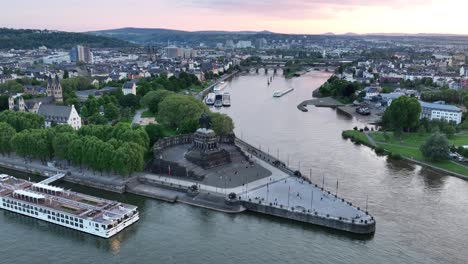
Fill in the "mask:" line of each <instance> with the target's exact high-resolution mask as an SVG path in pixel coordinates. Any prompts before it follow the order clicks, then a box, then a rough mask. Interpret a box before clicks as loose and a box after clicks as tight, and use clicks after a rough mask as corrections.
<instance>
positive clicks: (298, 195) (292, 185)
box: [241, 177, 371, 221]
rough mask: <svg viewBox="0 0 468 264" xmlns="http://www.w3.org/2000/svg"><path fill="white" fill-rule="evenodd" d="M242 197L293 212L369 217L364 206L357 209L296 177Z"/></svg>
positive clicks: (348, 217) (343, 216)
mask: <svg viewBox="0 0 468 264" xmlns="http://www.w3.org/2000/svg"><path fill="white" fill-rule="evenodd" d="M241 197H242V199H243V200H249V199H250V200H251V201H253V202H258V201H262V203H264V204H270V203H271V204H272V206H275V207H281V206H282V208H288V209H289V210H293V209H294V211H303V210H305V211H307V212H311V213H315V212H317V213H318V215H322V216H326V215H327V214H328V215H329V216H330V217H334V218H339V217H342V218H343V219H344V220H348V221H351V220H352V219H354V220H355V221H360V220H361V219H362V220H363V221H364V220H367V221H370V220H371V216H369V215H366V213H365V208H362V211H361V210H357V208H355V207H353V206H350V205H349V204H348V202H347V201H344V202H343V200H342V199H341V198H340V197H338V198H335V195H334V194H333V193H331V194H328V192H325V191H322V190H321V189H320V188H319V187H315V185H313V184H310V183H308V182H306V181H304V180H302V179H299V178H296V177H289V178H286V179H283V180H279V181H274V182H271V183H268V184H267V185H264V186H262V187H260V188H256V189H254V190H249V191H247V192H246V193H243V194H242V196H241Z"/></svg>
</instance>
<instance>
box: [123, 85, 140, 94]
mask: <svg viewBox="0 0 468 264" xmlns="http://www.w3.org/2000/svg"><path fill="white" fill-rule="evenodd" d="M136 88H137V85H136V83H135V82H126V83H124V85H123V86H122V92H123V94H124V95H127V94H134V95H136Z"/></svg>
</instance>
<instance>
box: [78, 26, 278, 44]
mask: <svg viewBox="0 0 468 264" xmlns="http://www.w3.org/2000/svg"><path fill="white" fill-rule="evenodd" d="M86 33H87V34H91V35H96V36H106V37H113V38H118V39H121V40H125V41H130V42H135V43H141V44H147V43H164V42H167V41H170V42H187V43H200V42H204V43H218V42H220V43H224V42H226V40H227V39H233V40H245V39H250V38H252V37H253V36H257V35H258V36H262V35H271V34H275V33H272V32H269V31H215V30H211V31H182V30H172V29H163V28H119V29H109V30H99V31H91V32H86Z"/></svg>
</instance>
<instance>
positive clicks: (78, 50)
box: [70, 45, 94, 63]
mask: <svg viewBox="0 0 468 264" xmlns="http://www.w3.org/2000/svg"><path fill="white" fill-rule="evenodd" d="M70 61H71V62H85V63H93V62H94V58H93V53H92V52H91V49H90V48H88V47H84V46H81V45H78V46H76V47H74V48H72V49H71V50H70Z"/></svg>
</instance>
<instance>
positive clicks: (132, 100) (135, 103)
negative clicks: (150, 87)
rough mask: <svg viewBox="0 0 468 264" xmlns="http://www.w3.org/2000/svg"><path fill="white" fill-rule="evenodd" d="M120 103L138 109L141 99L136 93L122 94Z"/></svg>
mask: <svg viewBox="0 0 468 264" xmlns="http://www.w3.org/2000/svg"><path fill="white" fill-rule="evenodd" d="M119 104H120V105H121V106H122V107H128V108H132V109H137V108H138V107H139V99H138V97H137V96H136V95H134V94H127V95H124V96H122V98H120V100H119Z"/></svg>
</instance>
